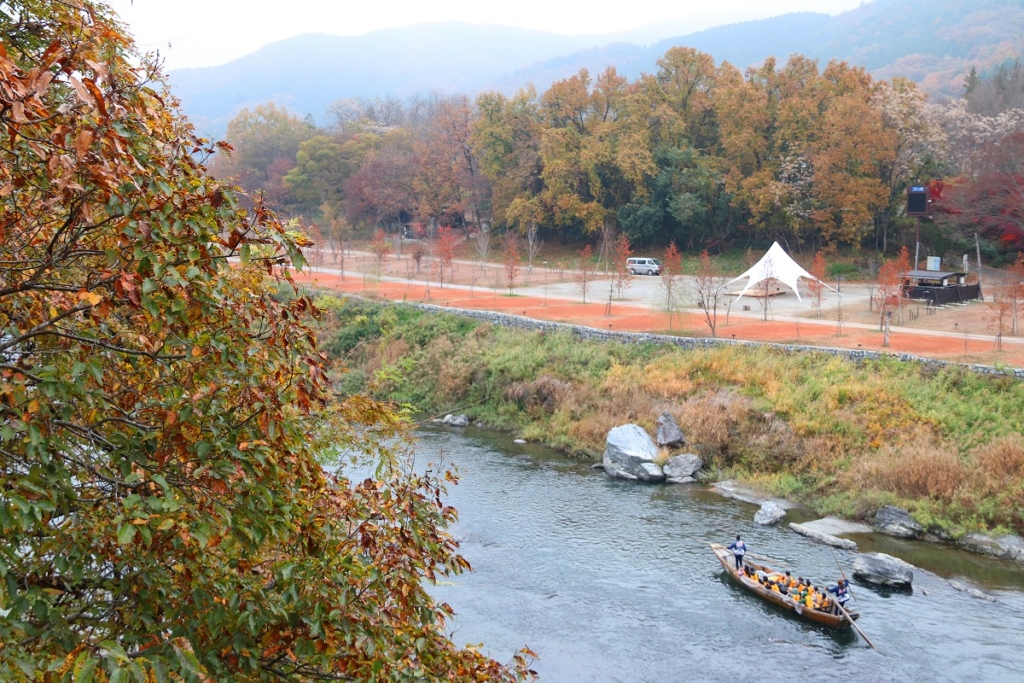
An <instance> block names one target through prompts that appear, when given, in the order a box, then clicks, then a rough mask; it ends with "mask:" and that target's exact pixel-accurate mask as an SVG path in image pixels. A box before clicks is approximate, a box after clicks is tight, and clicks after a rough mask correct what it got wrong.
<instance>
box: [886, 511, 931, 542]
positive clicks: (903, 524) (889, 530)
mask: <svg viewBox="0 0 1024 683" xmlns="http://www.w3.org/2000/svg"><path fill="white" fill-rule="evenodd" d="M874 522H875V528H877V529H878V530H879V531H881V532H882V533H883V534H889V535H890V536H896V537H898V538H917V537H918V536H920V535H922V534H923V533H924V527H922V526H921V525H920V524H918V523H917V522H916V521H914V518H913V517H911V516H910V513H909V512H907V511H906V510H904V509H903V508H898V507H896V506H894V505H886V506H885V507H883V508H879V510H878V512H876V513H875V520H874Z"/></svg>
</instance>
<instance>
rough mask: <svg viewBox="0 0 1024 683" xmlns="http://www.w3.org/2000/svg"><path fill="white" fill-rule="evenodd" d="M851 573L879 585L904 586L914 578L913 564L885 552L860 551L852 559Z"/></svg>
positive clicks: (908, 584) (907, 585) (862, 579)
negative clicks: (854, 558)
mask: <svg viewBox="0 0 1024 683" xmlns="http://www.w3.org/2000/svg"><path fill="white" fill-rule="evenodd" d="M853 575H854V576H855V577H856V578H858V579H860V580H861V581H867V582H868V583H876V584H878V585H880V586H895V587H898V588H906V587H909V586H910V584H911V582H913V580H914V566H913V565H911V564H907V563H906V562H904V561H903V560H901V559H899V558H898V557H893V556H892V555H886V554H885V553H862V554H860V555H858V556H857V559H856V560H854V561H853Z"/></svg>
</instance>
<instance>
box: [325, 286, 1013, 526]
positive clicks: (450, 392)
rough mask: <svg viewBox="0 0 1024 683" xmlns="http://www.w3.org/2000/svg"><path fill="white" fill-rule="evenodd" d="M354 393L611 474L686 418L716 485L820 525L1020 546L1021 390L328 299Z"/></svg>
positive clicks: (328, 342)
mask: <svg viewBox="0 0 1024 683" xmlns="http://www.w3.org/2000/svg"><path fill="white" fill-rule="evenodd" d="M319 302H320V305H321V307H323V308H324V309H325V311H326V314H325V316H324V320H323V326H322V330H321V333H320V334H321V342H322V346H323V348H324V349H325V350H326V351H327V352H328V354H329V355H331V357H333V358H336V359H338V360H339V361H341V362H342V363H344V364H345V365H347V367H348V369H347V371H344V372H341V371H339V374H338V376H337V377H336V380H337V383H338V387H339V389H340V390H341V391H342V392H349V393H350V392H358V391H369V392H371V393H373V394H375V395H377V396H379V397H384V398H389V399H392V400H394V401H397V402H401V403H405V404H408V405H409V406H411V407H412V408H413V409H415V410H418V411H422V412H426V413H428V414H435V413H441V412H446V411H455V410H459V412H465V413H467V414H468V415H470V416H471V417H474V418H475V419H477V420H479V421H481V422H483V423H484V424H486V425H489V426H491V427H494V428H497V429H503V430H507V431H511V432H514V433H515V434H516V435H517V436H521V437H523V438H526V439H529V440H532V441H541V442H545V443H548V444H550V445H552V446H555V447H557V448H561V449H564V450H565V451H566V452H568V453H570V454H572V455H573V456H575V457H579V458H582V459H588V460H596V459H599V458H600V455H601V452H602V449H603V447H604V438H605V435H606V433H607V431H608V430H609V429H610V428H611V427H614V426H616V425H619V424H623V423H625V422H636V423H638V424H640V425H642V426H644V427H645V428H647V429H648V430H650V431H651V432H652V433H653V431H654V426H655V420H656V418H657V416H658V415H659V414H660V413H661V412H662V411H664V410H668V411H669V412H671V413H672V414H673V415H675V417H676V418H677V420H678V422H679V424H680V426H681V427H682V428H683V431H684V433H685V434H686V435H687V439H688V441H689V444H690V445H689V446H688V450H691V451H694V452H697V453H699V454H700V455H701V456H702V458H704V460H705V462H706V463H707V464H708V466H709V467H710V468H711V469H712V471H713V472H714V473H716V474H717V475H718V476H721V477H727V476H728V477H738V478H740V479H743V480H745V481H746V482H748V483H751V484H755V485H757V486H760V487H761V488H763V489H766V490H768V491H770V492H773V493H775V494H778V495H782V496H786V497H788V498H791V499H794V500H797V501H799V502H801V503H803V504H805V505H807V506H809V507H811V508H814V509H816V510H817V511H819V512H822V513H834V514H840V515H843V516H846V517H850V518H863V517H865V516H868V515H870V514H872V513H873V512H874V510H875V509H877V508H878V507H879V506H881V505H885V504H894V505H900V506H903V507H906V508H907V509H909V510H910V511H911V512H912V514H913V515H914V516H915V518H917V520H918V521H919V522H921V523H922V524H924V525H925V526H926V527H927V528H929V529H931V530H933V531H941V532H943V533H946V534H948V535H951V536H957V535H959V534H962V533H965V532H968V531H977V530H983V529H992V530H999V531H1013V532H1016V533H1021V532H1024V438H1022V436H1021V434H1022V432H1024V410H1022V407H1024V383H1022V382H1019V381H1016V380H1013V379H1010V378H1000V377H983V376H980V375H976V374H974V373H971V372H969V371H967V370H965V369H956V368H953V369H942V370H938V369H935V368H933V367H931V366H925V365H919V364H912V363H900V362H898V361H895V360H879V361H866V362H860V363H855V362H851V361H848V360H845V359H840V358H836V357H832V356H828V355H824V354H822V355H818V354H808V353H800V354H787V353H784V352H780V351H776V350H771V349H762V348H740V347H721V348H713V349H708V350H702V351H683V350H679V349H670V348H665V347H659V346H655V345H628V344H617V343H596V342H584V341H581V340H579V339H578V338H575V337H572V336H570V335H568V334H563V333H557V334H551V333H541V332H527V331H519V330H508V329H505V328H501V327H497V326H493V325H490V324H481V323H477V322H475V321H471V320H468V319H465V318H460V317H457V316H452V315H438V314H426V313H423V312H421V311H418V310H416V309H414V308H412V307H406V306H400V305H396V306H382V305H380V304H376V303H372V302H368V301H364V300H360V299H347V300H343V299H338V298H335V297H331V296H322V297H320V299H319Z"/></svg>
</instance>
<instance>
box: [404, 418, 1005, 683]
mask: <svg viewBox="0 0 1024 683" xmlns="http://www.w3.org/2000/svg"><path fill="white" fill-rule="evenodd" d="M417 450H418V452H419V453H420V455H419V457H418V459H420V460H421V462H422V461H423V459H428V460H443V461H444V462H447V463H450V464H454V465H455V466H456V467H457V469H458V473H459V476H460V479H461V481H460V483H459V484H458V485H457V486H452V487H450V488H449V493H448V497H449V500H448V502H449V503H450V504H452V505H454V506H455V507H456V508H457V509H458V510H459V521H458V522H457V523H456V525H455V526H454V528H453V533H454V534H455V535H456V536H457V537H458V538H459V539H460V540H461V541H462V552H463V554H464V556H465V557H466V559H468V560H469V561H470V563H471V564H472V565H473V571H472V572H471V573H467V574H464V575H461V576H457V577H454V578H453V579H452V581H451V583H450V584H444V583H443V584H442V585H439V586H437V587H436V588H435V589H432V590H433V592H434V593H435V595H436V596H437V597H438V598H440V599H442V600H444V601H446V602H448V603H449V604H450V605H451V606H452V607H453V608H454V609H455V610H456V612H457V616H456V619H455V620H454V621H453V622H452V624H451V628H452V632H453V639H454V640H455V642H456V643H458V644H460V645H462V644H466V643H483V644H484V651H485V652H486V653H487V654H489V655H490V656H492V657H494V658H496V659H498V660H499V661H508V660H509V658H510V657H511V655H512V653H513V652H514V651H515V650H516V649H518V648H519V647H522V646H523V645H528V646H529V647H530V648H531V649H532V650H534V651H535V652H536V653H537V654H538V655H539V659H538V660H537V661H536V662H535V664H534V668H535V669H536V670H537V671H538V673H539V674H540V676H541V680H542V681H554V682H558V683H562V682H567V683H568V682H573V681H580V682H583V681H586V682H601V681H609V682H611V681H623V682H641V681H651V682H654V681H658V682H659V683H664V682H668V681H705V680H707V681H710V680H715V681H755V680H756V681H759V682H760V681H871V682H875V681H975V682H977V683H982V682H985V683H988V682H993V681H1021V680H1024V571H1021V570H1019V569H1017V568H1015V567H1014V566H1012V565H1010V564H1009V563H1006V562H1001V561H998V560H991V559H988V558H982V557H978V556H975V555H971V554H969V553H965V552H962V551H959V550H955V549H951V548H945V547H940V546H936V545H932V544H927V543H920V542H908V541H901V540H896V539H890V538H888V537H884V536H878V535H873V534H872V535H862V536H855V537H853V538H855V540H857V541H858V542H859V543H860V544H861V549H862V550H883V551H886V552H889V553H890V554H893V555H896V556H898V557H901V558H903V559H905V560H907V561H909V562H912V563H914V564H917V565H918V567H919V568H918V569H916V570H915V572H914V589H913V591H912V592H904V591H891V590H883V589H879V588H874V587H870V586H866V585H862V584H859V583H854V585H853V589H854V593H855V596H856V600H854V601H853V602H852V603H851V604H852V605H854V606H856V608H857V609H858V610H859V611H860V612H861V613H862V617H861V619H860V620H859V621H858V624H859V625H860V627H861V628H862V629H863V630H864V632H865V633H867V635H868V637H870V638H871V640H872V641H873V642H874V643H875V645H876V646H877V647H878V649H879V651H880V652H874V651H872V650H871V649H869V648H868V647H867V646H866V645H865V644H864V643H863V641H861V640H860V639H859V638H858V637H857V635H856V634H855V633H854V632H853V631H852V630H847V631H844V632H839V633H837V632H834V631H831V630H829V629H826V628H823V627H818V626H815V625H811V624H807V623H805V622H803V621H801V620H798V619H796V618H794V617H792V616H789V615H787V614H786V613H784V612H782V611H780V610H779V609H778V608H776V607H774V606H771V605H769V604H767V603H765V602H763V601H761V600H760V599H758V598H756V597H754V596H753V595H751V594H749V593H748V592H746V591H745V590H743V589H741V588H739V587H738V586H736V585H734V584H733V583H732V582H731V581H730V580H729V579H728V578H727V576H726V574H725V573H724V572H723V571H722V568H721V566H720V565H719V564H718V562H717V560H716V559H715V558H714V556H713V555H712V553H711V551H710V550H709V549H708V547H707V545H706V544H705V543H703V542H702V541H701V540H700V539H710V540H715V541H721V542H728V541H729V540H730V539H731V538H732V537H734V536H735V534H737V533H741V534H743V537H744V539H745V540H746V542H747V544H748V546H749V548H750V551H751V552H754V553H763V554H766V555H770V556H772V557H775V558H778V559H779V560H782V561H784V562H786V563H788V564H790V565H791V566H792V567H793V568H795V570H796V571H798V573H800V574H802V575H804V576H807V577H811V578H813V579H814V580H815V582H816V583H819V584H823V583H825V582H826V581H834V580H835V578H836V577H837V574H838V569H837V568H836V561H835V559H834V558H833V554H832V551H831V550H830V549H829V548H828V547H827V546H824V545H820V544H817V543H814V542H812V541H810V540H808V539H806V538H804V537H802V536H799V535H797V534H795V533H793V532H792V531H790V530H789V529H788V528H786V527H785V526H784V525H783V526H780V527H769V528H766V527H759V526H758V525H756V524H754V522H753V515H754V512H755V511H756V509H757V508H756V506H753V505H749V504H746V503H742V502H738V501H734V500H729V499H725V498H722V497H720V496H719V495H717V494H715V493H713V492H711V491H708V490H705V489H703V488H700V487H693V486H649V485H639V484H633V483H629V482H619V481H611V480H609V479H607V478H606V477H605V475H604V473H603V472H600V471H594V470H591V469H590V468H589V467H588V466H586V465H582V464H580V463H578V462H574V461H571V460H568V459H566V458H564V457H561V456H560V455H559V454H557V453H555V452H552V451H550V450H548V449H545V448H542V447H539V446H536V445H516V444H513V443H512V441H511V439H510V438H508V437H506V436H504V435H501V434H494V433H489V432H484V431H480V430H474V429H472V428H470V429H468V430H463V431H461V432H459V431H455V430H451V431H449V430H443V429H434V428H428V429H425V430H422V431H421V432H420V443H419V445H418V447H417ZM796 515H797V517H796V518H797V519H799V513H798V512H797V513H796ZM789 519H793V517H790V518H789ZM804 519H807V517H806V516H805V517H804ZM836 556H837V557H838V560H839V562H840V563H841V564H842V565H843V567H844V568H845V569H846V571H847V573H849V571H850V567H851V566H852V564H853V559H854V553H852V552H848V551H839V550H837V551H836ZM922 567H923V568H922ZM949 579H955V580H957V581H958V582H960V583H961V584H964V585H968V586H971V587H974V588H978V589H980V590H982V591H984V593H985V594H986V595H988V596H990V598H992V600H994V601H990V600H987V599H982V598H979V597H973V596H971V595H970V594H968V593H967V592H963V591H959V590H956V589H954V588H953V586H952V585H951V583H950V581H949Z"/></svg>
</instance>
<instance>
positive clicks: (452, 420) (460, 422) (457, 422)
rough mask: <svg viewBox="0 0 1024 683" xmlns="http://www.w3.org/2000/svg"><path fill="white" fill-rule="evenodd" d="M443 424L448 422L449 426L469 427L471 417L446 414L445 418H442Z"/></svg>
mask: <svg viewBox="0 0 1024 683" xmlns="http://www.w3.org/2000/svg"><path fill="white" fill-rule="evenodd" d="M441 423H442V424H446V425H448V426H449V427H468V426H469V418H468V417H466V416H465V415H464V414H463V415H445V416H444V419H443V420H441Z"/></svg>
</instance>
